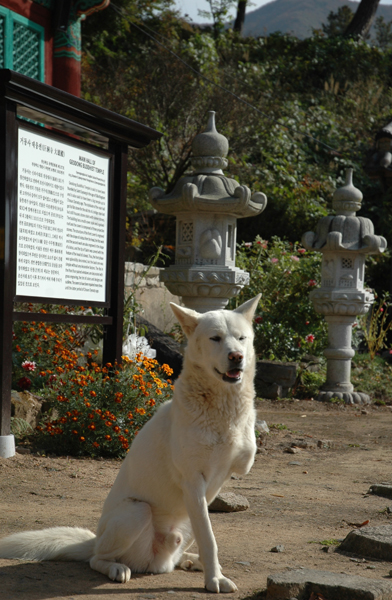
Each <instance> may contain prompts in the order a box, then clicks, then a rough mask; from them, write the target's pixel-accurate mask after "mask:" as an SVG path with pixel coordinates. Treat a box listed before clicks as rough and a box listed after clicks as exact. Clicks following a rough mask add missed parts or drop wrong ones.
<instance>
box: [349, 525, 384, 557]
mask: <svg viewBox="0 0 392 600" xmlns="http://www.w3.org/2000/svg"><path fill="white" fill-rule="evenodd" d="M338 550H339V552H340V551H342V552H350V553H351V554H357V555H358V556H365V557H367V558H377V559H379V560H388V561H391V562H392V525H378V526H377V527H363V528H362V529H354V530H353V531H350V533H349V534H348V536H347V537H346V538H345V539H344V540H343V542H342V543H341V544H340V546H339V548H338Z"/></svg>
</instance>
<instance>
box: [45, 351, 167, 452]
mask: <svg viewBox="0 0 392 600" xmlns="http://www.w3.org/2000/svg"><path fill="white" fill-rule="evenodd" d="M91 358H92V357H91V355H90V357H89V362H88V363H87V365H86V366H83V365H78V366H76V367H75V366H72V365H70V366H69V368H66V369H64V370H63V372H62V373H61V374H59V376H58V377H57V378H56V380H55V381H53V382H52V384H51V385H50V386H49V387H48V389H47V390H46V393H45V399H46V400H47V401H48V402H49V403H50V404H51V409H50V411H49V412H48V413H47V414H46V416H45V418H44V420H43V422H42V423H41V424H40V425H39V426H38V427H37V430H36V436H35V440H34V444H35V445H36V446H37V447H38V448H42V449H44V450H47V451H49V452H52V453H55V454H63V455H64V454H70V455H89V456H108V457H109V456H111V457H116V456H123V455H124V454H125V453H126V452H127V451H128V448H129V445H130V443H131V441H132V439H133V438H134V437H135V435H137V432H138V431H139V429H140V428H141V427H143V425H144V424H145V423H146V422H147V421H148V419H149V418H150V417H151V415H152V413H153V412H154V410H155V408H156V407H157V406H158V405H160V404H161V402H162V401H164V400H167V399H168V397H169V396H170V394H171V389H172V386H171V385H170V383H171V382H170V380H167V378H168V377H170V375H171V373H172V370H171V369H170V368H169V367H168V366H167V365H163V366H162V367H159V366H158V363H157V361H156V360H151V359H147V358H145V357H143V356H142V355H141V354H139V355H137V357H136V359H135V360H134V361H133V360H129V359H126V358H124V362H123V363H122V364H121V365H114V366H113V365H111V364H107V365H105V366H104V367H99V366H98V365H97V364H96V363H94V362H93V361H92V360H91Z"/></svg>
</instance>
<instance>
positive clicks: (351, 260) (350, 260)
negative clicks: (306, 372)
mask: <svg viewBox="0 0 392 600" xmlns="http://www.w3.org/2000/svg"><path fill="white" fill-rule="evenodd" d="M352 173H353V170H352V169H348V170H347V173H346V185H345V186H343V187H342V188H339V189H338V190H336V192H335V194H334V197H333V208H334V209H335V210H336V216H332V215H331V216H328V217H323V218H321V219H320V221H319V223H318V225H317V229H316V232H315V233H314V232H312V231H308V232H307V233H305V234H304V236H303V238H302V244H303V245H304V246H305V248H307V249H308V250H314V251H317V252H321V253H322V255H323V261H322V267H321V268H322V271H321V288H318V289H314V290H313V291H312V292H311V293H310V297H311V299H312V302H313V305H314V308H315V310H316V311H317V312H319V313H321V314H322V315H324V316H325V320H326V321H327V323H328V347H327V348H326V349H325V351H324V356H325V357H326V359H327V380H326V382H325V384H324V385H323V386H322V388H321V390H320V393H319V396H318V399H319V400H329V399H331V398H332V397H337V398H339V399H342V400H344V401H345V402H346V403H347V404H361V403H365V404H366V403H369V402H370V399H369V397H368V396H367V394H363V393H362V392H354V388H353V385H352V384H351V382H350V373H351V359H352V358H353V356H354V354H355V352H354V350H353V349H352V347H351V339H352V326H353V324H354V322H355V318H356V316H357V315H362V314H366V313H367V312H368V310H369V308H370V306H371V304H372V303H373V301H374V296H373V294H372V292H371V290H368V289H364V276H365V257H366V254H379V253H381V252H384V250H385V249H386V246H387V242H386V240H385V239H384V238H383V237H380V236H377V235H374V228H373V223H372V222H371V221H370V219H366V218H364V217H357V216H356V211H357V210H359V209H360V208H361V200H362V193H361V192H360V191H359V190H358V189H356V188H355V187H354V186H353V184H352Z"/></svg>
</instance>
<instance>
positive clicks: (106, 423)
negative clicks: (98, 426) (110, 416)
mask: <svg viewBox="0 0 392 600" xmlns="http://www.w3.org/2000/svg"><path fill="white" fill-rule="evenodd" d="M105 425H106V427H111V426H112V425H113V423H112V422H111V421H106V422H105Z"/></svg>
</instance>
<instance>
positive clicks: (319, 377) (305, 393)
mask: <svg viewBox="0 0 392 600" xmlns="http://www.w3.org/2000/svg"><path fill="white" fill-rule="evenodd" d="M325 376H326V369H325V367H324V368H322V369H320V371H317V372H312V371H308V370H307V369H306V368H301V369H300V370H299V373H298V375H297V380H296V382H295V384H294V387H293V389H292V390H291V395H292V396H293V397H294V398H299V399H305V400H309V398H317V396H318V393H319V391H320V388H321V386H322V385H323V384H324V383H325Z"/></svg>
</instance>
